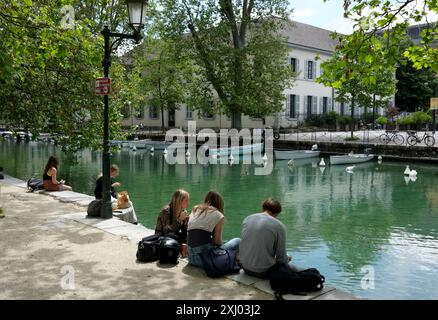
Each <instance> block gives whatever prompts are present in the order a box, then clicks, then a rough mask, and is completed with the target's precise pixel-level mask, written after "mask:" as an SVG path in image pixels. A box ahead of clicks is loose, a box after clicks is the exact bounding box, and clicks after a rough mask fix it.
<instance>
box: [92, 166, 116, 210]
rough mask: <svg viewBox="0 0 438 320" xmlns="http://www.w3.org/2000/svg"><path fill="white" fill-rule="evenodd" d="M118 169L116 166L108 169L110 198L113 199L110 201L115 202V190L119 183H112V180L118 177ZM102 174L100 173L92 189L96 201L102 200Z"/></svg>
mask: <svg viewBox="0 0 438 320" xmlns="http://www.w3.org/2000/svg"><path fill="white" fill-rule="evenodd" d="M119 171H120V170H119V167H118V166H117V165H116V164H113V165H112V166H111V168H110V176H111V197H112V198H113V199H112V201H113V202H114V201H116V200H117V196H116V189H115V188H117V187H120V183H119V182H114V181H113V179H115V178H117V176H118V175H119ZM102 192H103V174H102V173H100V174H99V176H98V177H97V180H96V187H95V188H94V196H95V197H96V199H103V195H102Z"/></svg>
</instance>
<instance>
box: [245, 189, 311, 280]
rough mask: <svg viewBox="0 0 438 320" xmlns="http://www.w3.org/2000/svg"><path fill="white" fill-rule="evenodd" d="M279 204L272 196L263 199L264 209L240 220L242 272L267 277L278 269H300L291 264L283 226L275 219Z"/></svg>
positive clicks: (278, 211)
mask: <svg viewBox="0 0 438 320" xmlns="http://www.w3.org/2000/svg"><path fill="white" fill-rule="evenodd" d="M280 212H281V205H280V203H279V202H278V201H277V200H275V199H272V198H269V199H267V200H265V201H264V202H263V212H262V213H255V214H252V215H250V216H248V217H246V218H245V219H244V220H243V223H242V240H241V243H240V262H241V264H242V267H243V270H245V273H247V274H248V275H251V276H255V277H258V278H262V279H270V277H271V275H272V274H273V273H275V272H277V271H280V270H291V271H301V270H302V269H300V268H297V267H296V266H294V265H293V264H291V263H290V261H291V259H292V258H291V257H290V256H288V255H287V252H286V227H285V226H284V224H283V223H282V222H281V221H279V220H278V219H277V217H278V215H279V214H280Z"/></svg>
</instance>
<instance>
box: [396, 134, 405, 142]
mask: <svg viewBox="0 0 438 320" xmlns="http://www.w3.org/2000/svg"><path fill="white" fill-rule="evenodd" d="M393 140H394V142H395V144H403V143H404V142H405V138H404V137H403V136H402V135H401V134H396V135H395V136H394V138H393Z"/></svg>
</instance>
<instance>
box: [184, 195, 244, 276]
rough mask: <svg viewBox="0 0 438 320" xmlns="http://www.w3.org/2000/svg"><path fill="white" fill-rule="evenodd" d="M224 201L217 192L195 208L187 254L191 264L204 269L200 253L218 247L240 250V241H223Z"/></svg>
mask: <svg viewBox="0 0 438 320" xmlns="http://www.w3.org/2000/svg"><path fill="white" fill-rule="evenodd" d="M223 226H224V199H223V197H222V195H221V194H220V193H218V192H215V191H210V192H209V193H207V195H206V196H205V200H204V203H203V204H200V205H197V206H195V207H194V208H193V210H192V213H191V214H190V218H189V223H188V235H187V240H188V241H187V253H188V259H189V264H191V265H194V266H197V267H201V268H202V267H203V264H202V260H201V257H200V255H199V254H200V253H201V252H204V251H207V250H210V249H212V248H213V246H218V247H220V248H221V249H224V250H239V244H240V239H239V238H234V239H232V240H230V241H227V242H226V243H223V241H222V230H223Z"/></svg>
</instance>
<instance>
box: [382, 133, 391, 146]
mask: <svg viewBox="0 0 438 320" xmlns="http://www.w3.org/2000/svg"><path fill="white" fill-rule="evenodd" d="M390 140H391V139H390V138H389V136H388V135H387V134H386V133H384V134H382V135H381V136H380V137H379V141H380V143H383V144H388V143H389V141H390Z"/></svg>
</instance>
